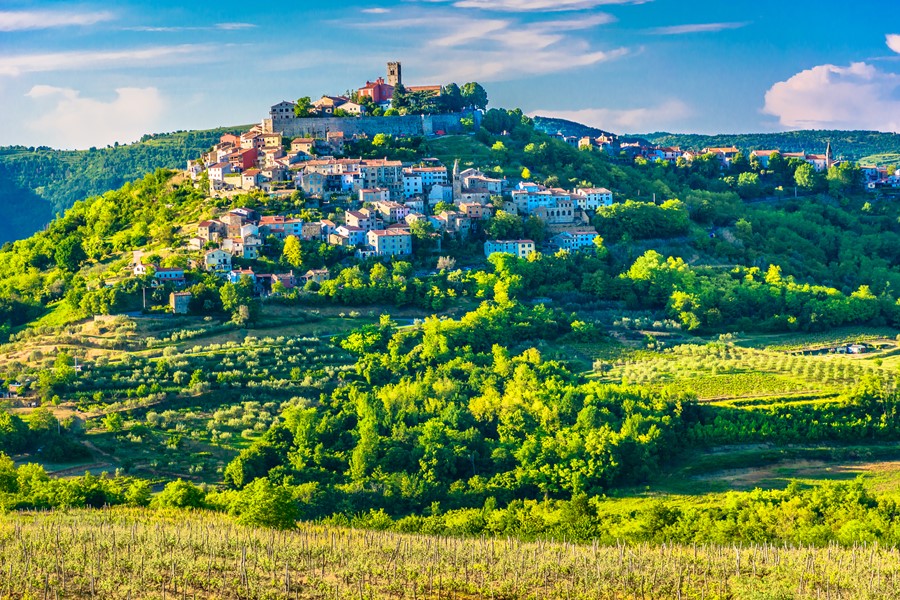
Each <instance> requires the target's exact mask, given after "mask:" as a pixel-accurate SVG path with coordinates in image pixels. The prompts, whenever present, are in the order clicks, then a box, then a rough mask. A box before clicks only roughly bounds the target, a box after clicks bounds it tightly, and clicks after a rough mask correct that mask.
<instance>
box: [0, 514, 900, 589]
mask: <svg viewBox="0 0 900 600" xmlns="http://www.w3.org/2000/svg"><path fill="white" fill-rule="evenodd" d="M61 534H62V535H61ZM24 547H27V548H28V551H27V552H24V551H22V549H23V548H24ZM0 556H3V557H4V558H3V559H2V566H3V568H2V569H0V593H10V592H11V593H12V594H13V595H12V596H11V597H16V598H17V597H29V598H41V597H45V598H54V597H59V598H63V597H67V598H71V597H103V598H107V599H110V600H116V599H125V598H134V599H138V598H160V597H167V596H168V597H172V598H182V597H184V598H272V599H274V598H298V599H312V598H317V599H335V600H337V599H339V598H371V599H382V598H421V599H429V600H437V599H440V598H444V599H451V598H455V599H460V600H464V599H470V600H472V599H475V598H492V599H494V598H496V599H500V598H503V599H506V600H518V599H523V600H524V599H526V598H542V599H548V600H550V599H563V598H565V599H567V600H568V599H570V598H592V599H598V600H600V599H612V598H616V599H623V600H624V599H636V598H648V597H649V598H656V599H674V598H679V599H680V598H747V599H749V598H752V599H755V600H781V599H787V598H795V599H797V600H807V599H809V600H812V599H819V598H826V597H830V598H869V599H872V600H874V599H880V598H885V599H886V598H894V597H896V595H895V591H896V587H895V585H896V573H897V568H898V557H897V554H896V552H895V551H893V550H891V549H883V548H880V547H871V548H862V547H858V548H837V547H829V548H818V549H816V548H787V547H785V548H780V547H773V546H768V545H765V546H762V545H760V546H751V547H743V548H740V549H737V548H733V547H728V548H723V547H697V546H694V547H686V546H677V545H666V546H655V545H636V546H629V547H616V546H611V547H605V546H596V545H595V546H590V545H585V546H575V545H572V544H565V543H557V542H520V541H516V540H513V539H508V538H507V539H484V538H482V539H472V540H458V539H452V538H439V537H430V536H411V535H403V534H396V533H382V532H377V531H376V532H373V531H359V530H349V529H342V528H334V527H322V526H316V525H310V524H302V525H301V526H300V528H299V529H298V530H297V531H295V532H291V533H278V532H273V531H270V530H266V529H259V528H248V527H242V526H238V525H235V523H234V522H233V520H231V519H230V518H228V517H226V516H222V515H212V514H208V513H202V512H201V513H193V514H188V513H171V512H153V511H145V510H128V509H117V510H104V511H73V512H69V513H62V512H56V513H41V514H20V515H15V516H13V517H9V518H7V519H4V520H2V521H0Z"/></svg>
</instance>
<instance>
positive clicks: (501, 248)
mask: <svg viewBox="0 0 900 600" xmlns="http://www.w3.org/2000/svg"><path fill="white" fill-rule="evenodd" d="M495 252H506V253H508V254H512V255H514V256H518V257H519V258H526V257H527V256H528V255H529V254H531V253H532V252H534V242H533V241H532V240H488V241H486V242H485V243H484V255H485V256H490V255H491V254H493V253H495Z"/></svg>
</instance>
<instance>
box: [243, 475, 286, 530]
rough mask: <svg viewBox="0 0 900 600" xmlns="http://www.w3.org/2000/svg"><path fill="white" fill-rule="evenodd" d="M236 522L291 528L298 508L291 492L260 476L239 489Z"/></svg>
mask: <svg viewBox="0 0 900 600" xmlns="http://www.w3.org/2000/svg"><path fill="white" fill-rule="evenodd" d="M235 508H236V511H237V512H238V515H239V516H238V522H240V523H242V524H244V525H250V526H254V527H271V528H274V529H293V528H294V527H296V524H297V518H298V517H299V510H298V506H297V502H296V501H295V500H294V498H293V496H292V495H291V492H290V491H289V490H288V489H287V488H285V487H284V486H280V485H275V484H273V483H272V482H271V481H269V480H268V479H264V478H260V479H257V480H255V481H254V482H253V483H251V484H250V485H248V486H247V487H245V488H244V489H243V490H241V492H240V495H239V497H238V502H237V506H236V507H235Z"/></svg>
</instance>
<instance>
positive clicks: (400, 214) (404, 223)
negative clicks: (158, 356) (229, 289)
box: [134, 63, 893, 311]
mask: <svg viewBox="0 0 900 600" xmlns="http://www.w3.org/2000/svg"><path fill="white" fill-rule="evenodd" d="M463 89H464V90H466V93H463V92H462V91H461V90H460V88H458V87H457V86H455V84H451V85H450V86H443V87H442V86H438V85H425V86H409V87H404V84H403V82H402V65H401V64H400V63H388V65H387V78H386V79H385V78H382V77H379V78H377V79H376V80H374V81H367V82H366V83H365V85H363V86H361V87H360V88H359V89H357V90H356V91H354V92H352V93H350V94H348V95H339V96H335V95H324V96H322V97H321V98H319V99H318V100H315V101H312V100H310V99H309V98H308V97H307V98H301V99H300V100H298V101H297V102H288V101H283V102H280V103H278V104H275V105H273V106H272V107H271V109H270V112H269V117H268V118H265V119H263V120H262V122H261V123H260V124H259V125H256V126H254V127H252V128H251V129H250V130H248V131H246V132H243V133H241V134H240V135H234V134H226V135H222V136H221V138H220V140H219V143H218V144H216V145H215V146H214V147H213V148H211V149H210V150H209V152H206V153H204V154H203V155H202V156H201V157H199V158H198V159H196V160H192V161H189V162H188V165H187V169H186V175H187V176H188V177H190V178H191V179H192V180H193V181H194V182H195V183H196V185H198V186H200V187H201V188H202V189H203V190H204V191H205V192H208V194H209V195H210V196H211V197H213V198H225V199H228V198H235V197H241V196H242V195H246V194H254V193H261V194H265V195H268V196H269V197H271V198H277V199H280V200H282V201H284V202H285V203H287V204H290V203H291V201H294V202H295V203H296V202H297V201H301V200H300V199H302V201H301V202H302V205H303V206H304V207H314V208H316V209H318V211H317V214H329V215H332V217H331V218H314V217H313V216H312V213H310V212H309V211H306V213H307V214H306V216H303V217H301V216H299V215H298V213H297V211H296V210H294V211H287V212H282V213H278V214H260V213H259V212H258V211H257V210H254V209H251V208H244V207H238V208H235V209H232V210H230V211H227V212H224V213H222V214H220V215H219V216H218V217H216V218H214V219H206V220H203V221H201V222H198V223H197V227H196V233H195V235H193V236H191V237H190V238H189V240H188V241H187V244H186V249H187V250H189V251H193V252H197V253H199V254H198V255H197V259H196V260H195V261H194V262H192V263H191V264H192V266H194V267H195V268H198V269H202V270H206V271H210V272H214V273H219V274H221V275H222V276H223V277H227V278H228V279H229V280H231V281H238V280H239V279H240V278H241V277H249V278H250V279H251V280H252V281H253V284H254V286H255V287H254V289H255V292H256V293H257V294H260V295H269V294H272V293H278V292H280V291H283V290H285V289H288V290H289V289H292V288H295V287H302V286H306V285H307V284H309V283H310V282H313V283H314V284H319V283H321V282H322V281H325V280H327V279H328V278H329V277H330V273H329V272H328V269H327V268H322V269H313V270H308V271H306V272H304V273H295V272H294V271H289V272H287V273H263V272H258V271H255V270H254V263H253V261H255V260H256V259H258V258H259V257H260V256H261V255H262V254H264V253H265V252H266V245H267V244H273V243H274V244H276V245H283V244H284V242H285V241H286V240H288V239H289V238H297V239H298V240H300V241H302V242H307V243H310V242H320V243H323V244H326V245H328V246H330V247H332V248H334V249H335V250H336V251H337V252H339V253H340V256H344V257H346V258H347V259H356V260H365V259H368V258H371V257H376V258H392V257H409V256H411V255H413V254H414V253H415V254H417V255H419V256H434V257H437V256H439V255H440V253H441V251H442V246H443V245H444V244H446V243H449V242H451V241H455V242H459V243H471V242H472V241H478V243H479V244H481V248H482V251H483V253H484V255H485V256H486V257H487V256H490V255H491V254H493V253H495V252H507V253H510V254H513V255H515V256H519V257H523V258H524V257H527V256H528V255H529V254H531V253H533V252H538V251H540V252H545V253H553V252H557V251H561V250H562V251H568V252H578V251H584V250H592V249H596V248H597V247H598V245H599V244H601V243H602V241H601V239H600V237H599V234H598V231H597V229H596V227H595V226H594V225H593V218H594V215H595V213H596V212H597V210H598V209H599V208H601V207H609V206H611V205H612V204H613V203H614V202H615V201H616V200H617V198H616V193H615V191H614V190H610V189H606V188H603V187H593V186H576V187H574V188H572V189H563V188H561V187H558V186H549V185H544V184H541V183H539V182H537V181H534V180H531V178H530V177H529V174H528V173H522V174H521V176H520V177H519V178H510V177H507V176H493V175H495V174H494V173H485V172H483V171H482V170H479V169H478V168H475V167H468V168H464V169H460V166H459V161H458V160H457V161H455V163H454V164H452V165H446V164H442V163H441V162H440V161H439V160H438V159H436V158H427V157H425V158H419V159H418V160H416V161H412V162H404V161H401V160H389V159H388V158H372V157H368V158H363V157H354V156H353V155H352V153H353V150H352V149H353V148H355V147H356V144H357V143H358V142H361V141H365V142H371V143H373V147H375V148H377V147H378V146H379V144H382V145H384V144H386V143H387V142H389V141H390V140H391V139H404V138H407V137H412V136H424V137H426V138H427V137H431V138H439V137H441V136H444V135H447V134H449V133H465V132H466V131H469V132H473V131H474V129H475V128H477V127H480V125H481V123H482V122H483V120H484V119H485V109H486V104H487V98H486V94H484V92H483V89H482V88H481V87H480V86H478V84H467V85H466V86H463ZM447 96H453V99H452V100H448V99H447ZM411 99H413V100H412V101H411ZM398 100H399V102H398ZM414 105H415V110H413V106H414ZM457 111H458V112H457ZM437 118H440V119H442V125H441V127H442V129H435V127H434V123H435V122H434V119H437ZM488 118H490V115H488ZM298 131H301V132H303V133H304V135H299V136H296V135H294V134H295V133H296V132H298ZM469 134H470V135H472V134H473V133H469ZM551 138H556V139H557V140H558V141H560V142H562V143H565V144H567V145H569V146H572V147H575V148H577V149H579V150H581V151H587V152H599V153H603V154H606V155H607V156H609V157H610V159H611V160H614V161H620V162H621V161H624V162H625V163H631V164H636V165H647V164H648V163H659V164H668V165H671V166H673V167H680V168H686V167H688V166H690V165H692V164H693V163H695V162H696V163H699V162H705V163H707V164H710V165H712V167H711V168H712V172H713V173H717V172H723V173H727V172H728V171H729V170H731V169H733V168H734V167H735V166H737V163H738V162H743V163H745V164H746V165H747V167H748V168H747V171H748V173H749V174H748V175H747V178H749V179H752V178H757V179H758V176H757V175H755V174H753V173H754V172H761V173H765V172H766V170H768V169H774V168H776V166H777V164H779V163H780V164H787V163H788V162H790V163H791V164H794V165H798V164H806V165H809V166H810V167H811V169H812V171H813V172H814V173H818V174H821V176H824V174H825V173H827V172H828V170H829V169H831V168H832V167H835V166H839V165H840V164H841V161H840V160H837V159H835V157H834V156H833V154H832V150H831V147H830V145H829V146H828V147H827V148H826V149H825V152H824V153H823V154H810V153H806V152H784V153H781V152H780V151H778V150H766V149H759V150H753V151H751V152H749V155H745V154H743V153H742V152H741V151H740V150H739V149H738V148H735V147H724V148H704V149H701V150H699V151H691V150H682V149H681V148H677V147H661V146H648V145H646V144H641V143H637V142H620V140H619V139H618V137H617V136H616V135H613V134H609V135H602V136H599V137H581V138H578V137H573V136H565V135H562V134H556V135H553V136H551ZM794 168H795V169H796V166H795V167H794ZM751 169H752V171H751ZM862 172H863V173H864V175H865V184H866V185H868V186H869V187H870V188H874V187H876V186H881V185H888V184H892V183H893V180H892V179H890V178H889V177H888V174H887V173H885V172H883V171H880V170H878V169H874V168H870V169H863V171H862ZM741 181H742V182H743V181H744V175H742V176H741ZM509 215H512V216H515V217H519V218H522V219H532V220H536V221H537V222H538V223H540V226H541V227H542V229H543V233H544V235H542V236H541V237H542V239H540V240H537V241H536V240H533V239H527V238H509V239H507V238H498V239H492V238H490V237H489V236H488V235H487V232H486V231H485V227H484V225H485V223H486V222H487V221H488V220H490V219H492V218H494V217H497V216H500V217H503V216H509ZM238 262H240V266H237V263H238ZM134 268H135V274H144V273H146V268H147V267H146V266H145V265H143V264H141V263H140V262H139V261H136V262H135V265H134ZM154 273H155V275H154V277H156V278H157V279H159V280H160V281H171V282H174V283H175V284H179V283H181V282H183V281H184V270H183V269H178V268H165V267H159V266H156V267H155V269H154ZM182 295H184V294H182ZM172 306H173V308H175V304H174V300H173V305H172ZM176 310H179V311H181V308H177V309H176Z"/></svg>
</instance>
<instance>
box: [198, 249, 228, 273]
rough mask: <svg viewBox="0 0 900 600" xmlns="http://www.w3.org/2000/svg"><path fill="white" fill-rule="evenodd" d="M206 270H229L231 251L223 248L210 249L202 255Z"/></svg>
mask: <svg viewBox="0 0 900 600" xmlns="http://www.w3.org/2000/svg"><path fill="white" fill-rule="evenodd" d="M203 264H204V265H205V266H206V270H207V271H218V272H227V271H230V270H231V253H229V252H225V251H224V250H219V249H215V250H210V251H208V252H207V253H206V254H205V255H204V257H203Z"/></svg>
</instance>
